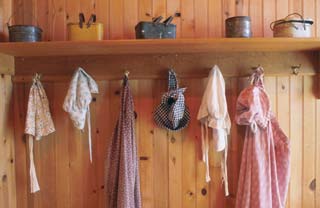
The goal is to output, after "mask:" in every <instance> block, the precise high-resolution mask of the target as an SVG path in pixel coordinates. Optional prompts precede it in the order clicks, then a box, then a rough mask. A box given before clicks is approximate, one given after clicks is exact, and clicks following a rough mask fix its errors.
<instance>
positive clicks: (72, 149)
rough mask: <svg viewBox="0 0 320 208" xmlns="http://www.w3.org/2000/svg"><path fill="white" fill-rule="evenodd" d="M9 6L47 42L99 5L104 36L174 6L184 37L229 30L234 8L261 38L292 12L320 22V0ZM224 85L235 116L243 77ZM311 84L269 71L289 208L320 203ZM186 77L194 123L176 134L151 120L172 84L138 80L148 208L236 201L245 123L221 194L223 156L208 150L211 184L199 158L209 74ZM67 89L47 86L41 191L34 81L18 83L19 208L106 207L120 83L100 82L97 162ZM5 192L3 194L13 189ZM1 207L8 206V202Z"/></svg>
mask: <svg viewBox="0 0 320 208" xmlns="http://www.w3.org/2000/svg"><path fill="white" fill-rule="evenodd" d="M3 1H4V0H3ZM3 1H0V2H3ZM12 4H13V9H12V10H13V11H14V13H15V18H14V22H15V23H31V22H35V21H34V20H32V14H34V15H35V16H36V17H37V19H38V22H39V24H40V26H41V27H42V28H43V29H44V39H45V40H65V38H66V23H68V22H74V21H77V16H78V13H79V11H83V12H85V14H86V17H87V18H88V16H89V14H91V13H92V12H95V13H96V14H97V15H98V21H101V22H103V23H104V24H105V29H106V34H105V38H106V39H128V38H134V30H133V28H134V25H135V24H136V23H137V22H138V20H148V19H150V18H151V17H150V16H157V15H160V14H161V15H163V16H168V15H171V14H173V13H175V12H181V15H182V16H181V18H177V19H176V20H175V23H176V24H177V25H178V28H177V30H178V31H177V32H178V37H179V38H187V37H188V38H193V37H194V38H202V37H222V36H223V34H224V29H223V28H224V19H225V18H226V17H229V16H233V15H250V16H251V17H252V25H253V34H254V36H255V37H270V36H272V33H271V31H270V30H269V23H270V22H271V21H273V20H275V19H278V18H282V17H284V16H286V15H287V14H288V13H291V12H300V13H302V14H303V15H304V16H306V17H311V18H313V19H315V20H319V19H320V2H319V0H281V1H279V0H278V1H276V0H271V1H270V0H254V1H249V0H237V1H230V0H185V1H180V0H170V1H169V0H168V1H166V0H122V1H121V0H120V1H119V0H114V1H111V0H80V1H79V0H12ZM30 13H31V15H29V14H30ZM149 15H150V16H149ZM317 22H319V21H317ZM0 28H1V27H0ZM313 34H314V36H317V37H320V26H319V24H318V25H317V24H315V26H314V31H313ZM270 62H272V60H270ZM146 70H148V69H147V68H146ZM164 70H165V69H164ZM279 70H283V69H282V68H279ZM93 76H94V74H93ZM226 83H227V98H228V106H229V112H230V115H231V118H233V117H234V110H235V109H234V107H235V102H236V98H237V96H238V94H239V92H240V90H241V89H242V88H243V87H244V85H245V83H246V80H245V78H238V77H228V78H226ZM314 83H315V77H314V76H313V75H300V76H290V75H289V74H285V75H281V76H276V75H272V76H268V77H267V78H266V87H267V89H268V92H269V94H270V97H271V100H272V104H273V109H274V110H275V112H276V114H277V116H278V118H279V121H280V123H281V126H282V127H283V129H284V130H285V132H286V133H287V134H288V135H289V136H290V138H291V141H292V152H293V154H292V178H291V183H290V191H289V196H288V207H290V208H300V207H303V208H309V207H310V208H311V207H320V188H319V187H317V188H316V190H312V188H313V187H312V185H311V186H310V184H311V182H312V181H313V180H314V179H316V180H318V181H319V180H320V166H319V164H320V153H319V152H320V151H319V150H320V145H319V144H320V143H319V142H318V141H317V138H319V135H320V132H319V129H320V113H319V112H320V103H319V100H317V99H316V96H315V91H316V87H314V86H316V85H315V84H314ZM181 84H182V85H183V86H187V87H188V90H187V92H186V99H187V104H188V106H189V108H190V109H191V115H192V121H191V123H190V126H189V128H187V129H185V130H184V131H182V132H180V133H174V134H172V133H168V132H166V131H164V130H161V129H159V128H157V127H155V126H154V124H153V122H152V111H153V109H154V107H155V106H156V105H157V104H158V103H159V101H160V95H161V93H162V92H164V91H165V90H166V81H165V80H133V81H131V86H132V89H133V92H134V97H135V105H136V111H137V114H138V118H137V128H136V129H137V138H138V144H139V156H140V157H141V160H140V172H141V179H142V180H141V189H142V197H143V205H144V208H149V207H150V208H153V207H154V208H196V207H197V208H207V207H219V208H220V207H233V206H234V199H235V194H236V187H237V178H238V170H239V165H240V160H241V151H242V144H243V134H244V131H243V128H241V127H237V126H236V125H233V126H232V133H231V136H230V144H231V148H230V154H229V159H228V164H229V165H228V168H229V173H230V174H229V180H230V182H229V183H230V192H231V196H230V197H228V198H224V197H223V193H222V192H221V190H220V188H219V187H220V181H219V177H220V176H219V174H220V167H219V164H218V163H217V162H216V161H217V158H218V157H219V156H218V155H216V154H213V153H212V152H211V155H210V159H211V165H210V169H211V174H212V178H213V180H212V182H211V183H210V184H206V183H205V181H204V171H205V170H204V164H203V163H202V162H201V161H200V144H199V140H200V132H199V124H198V123H197V121H196V120H195V116H196V113H197V110H198V107H199V104H200V101H201V96H202V93H203V89H204V84H205V79H200V78H197V79H192V78H190V79H183V80H182V83H181ZM9 86H10V85H9ZM67 86H68V83H67V82H65V81H62V82H55V83H53V82H47V83H45V88H46V91H47V94H48V97H49V99H50V106H51V111H52V114H53V118H54V121H55V124H56V129H57V132H56V133H54V134H52V135H51V136H48V137H46V138H44V139H43V140H41V141H40V142H36V144H35V160H36V168H37V173H38V176H39V179H40V185H41V188H42V190H41V192H39V193H36V194H33V195H31V194H30V193H29V181H28V169H27V167H28V165H27V164H28V157H27V152H26V143H25V137H24V135H23V128H24V120H25V112H26V102H27V95H28V91H29V87H30V84H29V83H15V84H14V98H13V107H14V113H13V116H14V124H15V126H14V130H15V157H16V184H17V186H16V187H17V207H19V208H43V207H46V208H50V207H52V208H56V207H57V208H62V207H66V208H67V207H71V208H76V207H77V208H78V207H79V208H87V207H100V208H102V207H104V203H105V201H104V200H105V198H104V159H105V153H106V148H107V146H108V142H109V138H110V136H111V133H112V130H113V128H114V124H115V121H116V118H117V116H118V108H119V90H120V82H119V81H106V80H102V81H99V87H100V93H99V94H98V95H97V96H96V101H95V102H93V103H92V108H91V112H92V115H93V116H92V124H93V149H94V150H93V151H94V152H93V155H94V157H93V159H94V163H93V164H92V165H91V164H90V163H89V159H88V144H87V135H86V134H82V133H81V132H79V131H77V130H75V128H74V127H73V125H72V123H71V121H70V119H69V118H68V115H67V114H66V113H65V112H63V110H62V108H61V106H62V103H63V99H64V96H65V93H66V90H67ZM3 95H4V93H3V92H1V96H3ZM1 98H2V97H1ZM1 102H2V99H1V100H0V103H1ZM0 111H1V109H0ZM5 112H8V111H7V110H5ZM0 115H1V116H2V115H4V114H0ZM1 116H0V117H1ZM0 123H1V119H0ZM3 129H4V128H3ZM0 136H1V131H0ZM1 141H2V140H1ZM0 148H3V147H0ZM0 150H2V149H0ZM1 154H2V151H1ZM0 168H2V163H0ZM0 171H2V169H0ZM0 174H2V173H0ZM0 176H1V175H0ZM8 179H9V178H8ZM2 180H3V178H2ZM0 188H2V186H1V187H0ZM2 190H3V189H1V190H0V194H1V193H7V192H6V191H2ZM1 197H2V196H0V199H2V198H1ZM1 202H2V201H1V200H0V207H1V208H2V204H1ZM3 207H10V206H6V204H5V205H3ZM10 208H11V207H10Z"/></svg>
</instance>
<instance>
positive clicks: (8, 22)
mask: <svg viewBox="0 0 320 208" xmlns="http://www.w3.org/2000/svg"><path fill="white" fill-rule="evenodd" d="M17 13H18V12H17V11H16V12H14V13H13V14H12V15H11V16H10V17H9V19H8V21H7V27H8V28H9V27H10V21H11V19H12V17H14V16H16V14H17ZM27 14H31V16H32V18H33V20H35V21H36V24H37V26H38V27H39V25H40V24H39V21H38V18H36V16H35V15H34V14H33V13H31V12H28V13H27Z"/></svg>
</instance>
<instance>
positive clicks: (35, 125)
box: [24, 74, 55, 193]
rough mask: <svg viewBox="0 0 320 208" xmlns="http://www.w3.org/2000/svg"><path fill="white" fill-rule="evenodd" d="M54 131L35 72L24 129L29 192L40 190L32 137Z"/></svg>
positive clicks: (44, 94)
mask: <svg viewBox="0 0 320 208" xmlns="http://www.w3.org/2000/svg"><path fill="white" fill-rule="evenodd" d="M54 131H55V128H54V124H53V121H52V118H51V114H50V110H49V101H48V98H47V95H46V93H45V91H44V88H43V86H42V84H41V82H40V76H39V75H38V74H36V76H35V77H34V78H33V84H32V86H31V88H30V93H29V100H28V109H27V116H26V124H25V131H24V132H25V134H28V144H29V158H30V170H29V174H30V188H31V193H35V192H37V191H39V190H40V186H39V183H38V179H37V175H36V170H35V164H34V158H33V139H34V138H35V139H36V140H40V139H41V137H43V136H47V135H49V134H51V133H52V132H54Z"/></svg>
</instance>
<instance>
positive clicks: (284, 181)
mask: <svg viewBox="0 0 320 208" xmlns="http://www.w3.org/2000/svg"><path fill="white" fill-rule="evenodd" d="M251 80H252V84H251V85H250V86H249V87H247V88H245V89H244V90H243V91H242V92H241V93H240V95H239V97H238V100H237V109H236V122H237V124H239V125H245V126H247V127H246V134H245V140H244V145H243V152H242V161H241V168H240V175H239V183H238V192H237V198H236V207H237V208H243V207H248V208H250V207H254V208H284V207H285V201H286V196H287V191H288V184H289V175H290V144H289V139H288V137H287V136H286V135H285V134H284V132H283V131H282V130H281V128H280V127H279V124H278V122H277V120H276V118H275V116H274V115H273V113H272V112H271V106H270V100H269V97H268V95H267V92H266V91H265V88H264V85H263V69H262V68H261V67H260V68H258V69H257V70H256V72H255V73H254V74H253V75H252V78H251Z"/></svg>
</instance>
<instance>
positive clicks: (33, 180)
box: [28, 135, 40, 193]
mask: <svg viewBox="0 0 320 208" xmlns="http://www.w3.org/2000/svg"><path fill="white" fill-rule="evenodd" d="M28 141H29V158H30V172H29V173H30V189H31V190H30V191H31V193H35V192H37V191H40V186H39V183H38V178H37V174H36V169H35V164H34V158H33V157H34V156H33V154H34V153H33V137H32V136H31V135H28Z"/></svg>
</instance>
